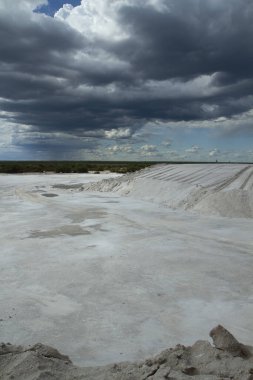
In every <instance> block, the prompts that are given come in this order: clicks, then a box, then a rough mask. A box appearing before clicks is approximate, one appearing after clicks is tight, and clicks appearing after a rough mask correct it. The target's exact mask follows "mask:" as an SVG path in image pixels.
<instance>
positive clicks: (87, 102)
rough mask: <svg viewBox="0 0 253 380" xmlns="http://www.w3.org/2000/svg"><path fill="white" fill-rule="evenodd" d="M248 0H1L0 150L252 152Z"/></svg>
mask: <svg viewBox="0 0 253 380" xmlns="http://www.w3.org/2000/svg"><path fill="white" fill-rule="evenodd" d="M252 41H253V2H252V0H223V1H221V0H204V1H203V0H145V1H144V0H82V1H78V0H68V3H66V2H65V1H62V0H48V1H46V0H44V1H43V0H12V1H10V0H0V132H1V134H0V160H54V159H55V160H147V161H171V160H173V161H216V160H217V161H232V162H233V161H238V162H240V161H249V162H252V161H253V44H252Z"/></svg>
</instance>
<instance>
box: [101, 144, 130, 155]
mask: <svg viewBox="0 0 253 380" xmlns="http://www.w3.org/2000/svg"><path fill="white" fill-rule="evenodd" d="M107 151H108V152H109V154H112V155H114V154H118V153H134V149H133V148H132V147H131V145H113V146H110V147H109V148H107Z"/></svg>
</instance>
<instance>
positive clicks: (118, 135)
mask: <svg viewBox="0 0 253 380" xmlns="http://www.w3.org/2000/svg"><path fill="white" fill-rule="evenodd" d="M130 136H131V129H130V128H118V129H111V130H109V131H105V137H106V138H107V139H122V138H127V137H130Z"/></svg>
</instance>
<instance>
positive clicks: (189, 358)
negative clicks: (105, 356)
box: [0, 326, 253, 380]
mask: <svg viewBox="0 0 253 380" xmlns="http://www.w3.org/2000/svg"><path fill="white" fill-rule="evenodd" d="M210 336H211V337H212V339H213V343H214V346H212V345H211V344H210V343H209V342H207V341H197V342H196V343H195V344H194V345H193V346H191V347H185V346H182V345H177V346H176V347H175V348H170V349H168V350H165V351H163V352H161V353H160V354H159V355H157V356H155V357H153V358H151V359H147V360H145V361H143V362H139V363H128V362H126V363H119V364H112V365H108V366H105V367H93V368H78V367H75V366H74V365H73V364H72V362H71V361H70V359H69V358H68V357H67V356H65V355H62V354H60V353H59V352H58V351H57V350H55V349H53V348H51V347H48V346H44V345H42V344H37V345H35V346H33V347H30V348H23V347H21V346H13V345H10V344H7V345H5V344H2V345H1V346H0V378H1V380H11V379H12V380H28V379H29V380H50V379H55V380H74V379H75V380H88V379H89V380H147V379H149V380H164V379H167V380H187V379H195V380H221V379H223V380H228V379H233V380H252V379H253V347H249V346H244V345H243V344H241V343H239V342H238V341H237V340H236V339H235V338H234V337H233V335H232V334H230V333H229V332H228V331H227V330H226V329H224V327H222V326H217V327H215V328H214V329H213V330H212V331H211V332H210Z"/></svg>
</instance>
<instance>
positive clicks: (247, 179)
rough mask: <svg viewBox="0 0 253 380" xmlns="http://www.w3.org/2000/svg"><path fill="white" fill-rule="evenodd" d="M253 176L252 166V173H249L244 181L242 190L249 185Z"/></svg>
mask: <svg viewBox="0 0 253 380" xmlns="http://www.w3.org/2000/svg"><path fill="white" fill-rule="evenodd" d="M252 176H253V169H252V168H251V172H250V174H249V175H248V177H247V178H246V179H245V181H244V182H243V184H242V185H241V186H240V190H244V189H245V187H246V186H247V184H248V182H249V180H250V179H251V177H252Z"/></svg>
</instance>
